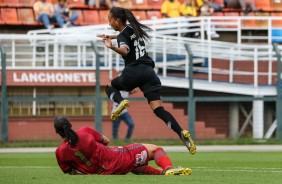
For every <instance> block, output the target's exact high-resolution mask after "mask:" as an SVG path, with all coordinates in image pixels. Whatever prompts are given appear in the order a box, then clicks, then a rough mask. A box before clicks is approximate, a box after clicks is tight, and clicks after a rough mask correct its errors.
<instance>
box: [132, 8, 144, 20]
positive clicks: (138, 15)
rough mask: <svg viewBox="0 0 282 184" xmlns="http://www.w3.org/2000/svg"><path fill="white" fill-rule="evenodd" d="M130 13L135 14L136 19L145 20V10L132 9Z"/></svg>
mask: <svg viewBox="0 0 282 184" xmlns="http://www.w3.org/2000/svg"><path fill="white" fill-rule="evenodd" d="M132 13H133V14H134V15H135V17H136V18H137V19H138V20H147V14H146V11H137V10H133V11H132Z"/></svg>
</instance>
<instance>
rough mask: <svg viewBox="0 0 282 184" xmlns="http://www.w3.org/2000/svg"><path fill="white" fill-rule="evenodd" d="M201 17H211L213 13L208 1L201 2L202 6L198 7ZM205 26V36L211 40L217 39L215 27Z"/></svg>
mask: <svg viewBox="0 0 282 184" xmlns="http://www.w3.org/2000/svg"><path fill="white" fill-rule="evenodd" d="M200 11H201V16H211V15H212V14H213V12H214V9H213V8H211V7H210V6H209V0H203V5H202V6H201V7H200ZM208 26H209V25H208V24H205V30H206V31H207V35H210V36H211V37H212V38H218V37H219V36H220V35H219V34H217V32H216V31H215V26H214V25H210V27H208Z"/></svg>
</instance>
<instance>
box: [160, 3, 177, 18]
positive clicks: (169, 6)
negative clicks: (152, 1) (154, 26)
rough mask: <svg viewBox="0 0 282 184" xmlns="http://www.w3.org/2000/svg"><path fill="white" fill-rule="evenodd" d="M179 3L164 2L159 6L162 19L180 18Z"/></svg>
mask: <svg viewBox="0 0 282 184" xmlns="http://www.w3.org/2000/svg"><path fill="white" fill-rule="evenodd" d="M180 6H181V4H180V2H179V1H178V0H165V1H164V2H163V3H162V6H161V13H162V16H163V17H164V18H173V17H180Z"/></svg>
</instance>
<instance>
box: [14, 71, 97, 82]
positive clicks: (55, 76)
mask: <svg viewBox="0 0 282 184" xmlns="http://www.w3.org/2000/svg"><path fill="white" fill-rule="evenodd" d="M13 81H14V82H32V83H34V82H46V83H50V82H52V83H69V82H71V83H80V82H96V77H95V73H82V72H79V73H70V72H68V73H66V72H59V73H58V72H57V73H55V72H40V73H34V72H22V73H20V74H18V73H16V72H14V73H13Z"/></svg>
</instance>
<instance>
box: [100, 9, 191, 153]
mask: <svg viewBox="0 0 282 184" xmlns="http://www.w3.org/2000/svg"><path fill="white" fill-rule="evenodd" d="M108 20H109V25H110V26H111V27H112V28H113V29H114V30H115V31H119V34H118V35H105V34H102V35H97V36H98V37H100V38H102V41H103V43H104V45H105V46H106V47H108V48H110V49H112V50H113V51H115V52H117V53H118V54H120V55H121V56H122V57H123V59H124V62H125V68H124V69H123V71H122V73H121V75H120V76H118V77H116V78H115V79H113V80H112V81H111V85H108V86H107V88H106V93H107V95H108V97H109V98H110V99H111V100H113V101H114V102H117V103H118V104H119V106H118V108H117V109H116V110H115V111H114V112H113V113H112V115H111V119H112V120H115V119H116V118H117V117H118V116H119V115H120V112H121V111H122V110H123V109H124V108H127V107H129V101H128V100H125V99H123V98H122V97H121V94H120V92H119V91H121V90H125V91H132V90H133V89H134V88H136V87H139V88H140V89H141V91H142V92H143V93H144V96H145V97H146V98H147V100H148V103H149V105H150V107H151V108H152V110H153V111H154V113H155V115H156V116H157V117H159V118H160V119H162V120H163V121H164V122H165V123H166V124H167V126H168V127H170V128H171V129H172V130H173V131H175V132H176V133H177V134H178V136H179V137H180V139H181V140H182V141H183V143H184V145H185V146H186V147H187V148H188V150H189V152H190V153H191V154H195V153H196V145H195V143H194V141H193V140H192V138H191V136H190V132H189V131H187V130H183V129H182V128H181V127H180V125H179V124H178V122H177V121H176V120H175V118H174V117H173V116H172V115H171V114H170V113H169V112H168V111H166V110H165V109H164V107H163V106H162V101H161V98H160V92H159V91H160V89H161V81H160V79H159V77H158V76H157V75H156V73H155V71H154V69H153V68H154V66H155V64H154V61H153V60H152V58H151V57H150V56H149V55H148V54H147V52H146V50H145V40H148V39H149V38H150V37H149V35H148V33H147V32H146V31H152V29H151V28H149V27H147V26H146V25H143V24H141V23H140V22H139V21H138V20H137V19H136V18H135V16H134V15H133V14H132V12H131V11H130V10H128V9H125V8H121V7H114V8H112V9H111V10H110V12H109V15H108ZM126 21H128V22H129V24H126ZM112 39H117V43H118V46H117V47H115V46H113V44H112V41H111V40H112Z"/></svg>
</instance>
